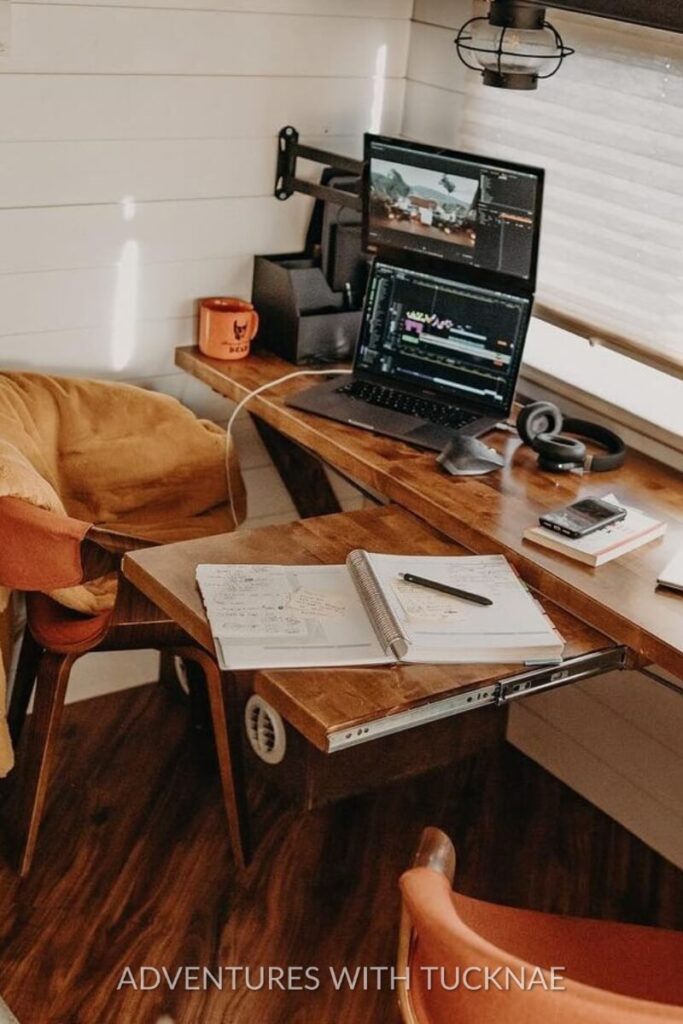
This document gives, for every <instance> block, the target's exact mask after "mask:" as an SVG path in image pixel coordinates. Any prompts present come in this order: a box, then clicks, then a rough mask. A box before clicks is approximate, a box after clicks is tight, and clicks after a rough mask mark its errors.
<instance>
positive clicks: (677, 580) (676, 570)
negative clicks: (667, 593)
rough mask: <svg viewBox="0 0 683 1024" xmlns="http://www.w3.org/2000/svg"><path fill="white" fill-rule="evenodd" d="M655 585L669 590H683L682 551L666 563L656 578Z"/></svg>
mask: <svg viewBox="0 0 683 1024" xmlns="http://www.w3.org/2000/svg"><path fill="white" fill-rule="evenodd" d="M657 583H659V585H660V587H670V588H671V590H683V550H681V551H679V552H678V554H677V555H674V557H673V558H672V559H671V560H670V561H669V562H667V564H666V565H665V566H664V568H663V569H662V571H661V572H660V574H659V576H658V577H657Z"/></svg>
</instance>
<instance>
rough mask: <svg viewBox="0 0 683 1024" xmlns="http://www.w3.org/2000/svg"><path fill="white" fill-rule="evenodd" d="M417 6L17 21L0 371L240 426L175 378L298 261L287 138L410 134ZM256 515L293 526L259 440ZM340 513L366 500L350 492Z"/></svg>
mask: <svg viewBox="0 0 683 1024" xmlns="http://www.w3.org/2000/svg"><path fill="white" fill-rule="evenodd" d="M411 9H412V3H411V0H365V2H360V0H355V2H354V0H351V2H345V0H320V2H317V0H254V2H247V0H163V3H162V2H161V0H125V3H124V2H123V0H121V2H120V3H117V2H111V0H107V2H106V3H98V2H80V0H76V2H66V3H52V2H49V0H47V2H43V0H40V2H28V3H23V2H21V0H19V2H17V0H15V2H13V4H12V47H11V51H10V54H9V55H8V56H7V57H5V58H3V59H0V365H2V366H3V367H5V368H14V367H21V368H32V369H38V370H44V371H47V372H58V373H67V374H88V375H92V376H107V377H115V378H120V379H126V380H136V381H139V382H141V383H144V384H145V385H146V386H150V387H154V388H158V389H162V390H164V391H167V392H170V393H172V394H175V395H177V396H178V397H180V398H181V399H183V400H184V401H187V402H188V404H190V405H191V406H192V407H193V408H195V409H196V410H197V411H199V412H201V413H203V414H210V415H212V416H214V417H215V418H217V419H225V417H226V415H227V408H228V407H227V404H226V403H225V402H222V401H217V400H215V399H213V398H212V397H211V396H210V394H209V392H208V391H207V389H205V388H203V387H201V386H200V385H197V384H195V383H193V382H191V381H189V380H187V378H185V377H184V376H182V375H179V374H177V373H176V371H175V368H174V365H173V350H174V348H175V346H176V345H179V344H188V343H191V342H192V341H193V340H194V337H195V329H196V326H195V313H196V300H197V298H198V297H199V296H202V295H211V294H234V295H241V296H248V295H249V294H250V288H251V270H252V256H253V254H254V253H258V252H279V251H288V250H292V249H296V248H297V247H298V246H299V245H300V244H301V242H302V240H303V235H304V231H305V226H306V219H307V216H308V212H309V209H310V206H309V203H308V201H307V200H305V199H303V198H302V197H295V198H293V199H291V200H290V201H289V202H287V203H278V202H277V201H276V200H275V199H273V198H272V189H273V183H274V170H275V156H276V140H275V137H276V134H277V131H278V130H279V128H280V127H281V126H282V125H283V124H287V123H293V124H295V125H296V126H297V127H298V128H299V130H300V132H301V133H302V135H303V136H304V137H305V138H307V139H311V140H316V141H322V140H324V142H325V144H327V145H329V147H330V148H332V149H334V148H336V147H340V148H342V149H345V148H347V147H348V146H349V145H350V140H351V139H353V140H354V141H356V144H357V139H358V138H359V137H360V135H361V133H362V131H363V130H365V129H366V128H368V127H371V126H374V127H380V126H381V127H382V128H383V129H386V130H387V131H398V130H400V123H401V114H402V103H403V91H404V76H405V67H406V60H407V52H408V41H409V30H410V14H411ZM239 440H240V453H241V457H242V464H243V467H244V470H245V476H246V479H247V485H248V490H249V494H250V518H251V519H252V520H254V521H255V522H258V523H261V522H265V521H272V519H273V517H276V518H277V517H283V516H285V517H289V516H291V515H293V514H294V510H293V507H292V505H291V502H290V501H289V499H288V497H287V495H286V494H285V493H284V491H283V490H282V488H281V487H280V486H279V482H278V479H277V477H276V475H275V473H274V471H273V470H272V468H270V466H269V460H268V458H267V456H266V454H265V452H264V450H263V448H262V446H261V445H260V444H259V442H258V441H257V439H256V436H255V433H254V432H253V431H250V430H249V426H248V423H244V424H242V425H241V428H240V431H239ZM344 498H345V502H346V503H347V504H348V502H349V501H353V500H354V499H353V498H352V496H351V493H350V492H349V490H348V488H346V489H345V490H344Z"/></svg>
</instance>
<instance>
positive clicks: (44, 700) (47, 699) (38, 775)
mask: <svg viewBox="0 0 683 1024" xmlns="http://www.w3.org/2000/svg"><path fill="white" fill-rule="evenodd" d="M76 658H77V655H73V654H54V653H53V652H51V651H46V652H45V653H44V654H43V656H42V658H41V659H40V665H39V667H38V674H37V680H36V691H35V699H34V702H33V714H32V715H31V717H30V721H29V726H28V733H27V736H26V742H25V745H24V747H23V749H22V751H21V767H20V776H21V777H20V780H18V781H19V793H18V799H19V808H20V809H19V813H20V815H21V816H22V821H21V824H20V837H19V841H18V851H19V856H18V871H19V874H20V875H21V877H22V878H23V877H25V876H26V875H27V874H28V873H29V871H30V868H31V862H32V861H33V854H34V852H35V848H36V840H37V838H38V830H39V829H40V822H41V819H42V816H43V808H44V806H45V797H46V794H47V786H48V781H49V778H50V772H51V770H52V766H53V761H54V754H55V747H56V742H57V735H58V733H59V724H60V722H61V718H62V710H63V708H64V698H65V696H66V687H67V684H68V682H69V675H70V674H71V669H72V666H73V664H74V662H75V661H76Z"/></svg>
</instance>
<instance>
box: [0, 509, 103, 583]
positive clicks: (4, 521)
mask: <svg viewBox="0 0 683 1024" xmlns="http://www.w3.org/2000/svg"><path fill="white" fill-rule="evenodd" d="M90 525H91V524H90V523H84V522H81V521H80V520H79V519H71V518H69V516H65V515H59V514H58V513H56V512H48V511H46V510H45V509H42V508H37V507H36V506H35V505H31V504H29V502H27V501H23V500H22V499H21V498H6V497H5V498H0V586H3V587H9V588H10V589H11V590H43V591H51V590H56V589H58V588H60V587H72V586H76V585H77V584H78V583H80V582H81V580H82V579H83V568H82V565H81V542H82V540H83V538H84V537H85V535H86V533H87V531H88V530H89V529H90Z"/></svg>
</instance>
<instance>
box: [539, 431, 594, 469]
mask: <svg viewBox="0 0 683 1024" xmlns="http://www.w3.org/2000/svg"><path fill="white" fill-rule="evenodd" d="M533 447H534V451H537V452H538V465H539V468H540V469H548V470H550V471H555V472H562V471H563V470H566V469H571V468H572V467H573V466H581V465H583V462H584V459H585V458H586V446H585V444H584V443H583V441H579V440H577V439H576V438H575V437H568V436H567V435H566V434H538V435H537V437H536V438H535V439H534V445H533Z"/></svg>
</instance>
